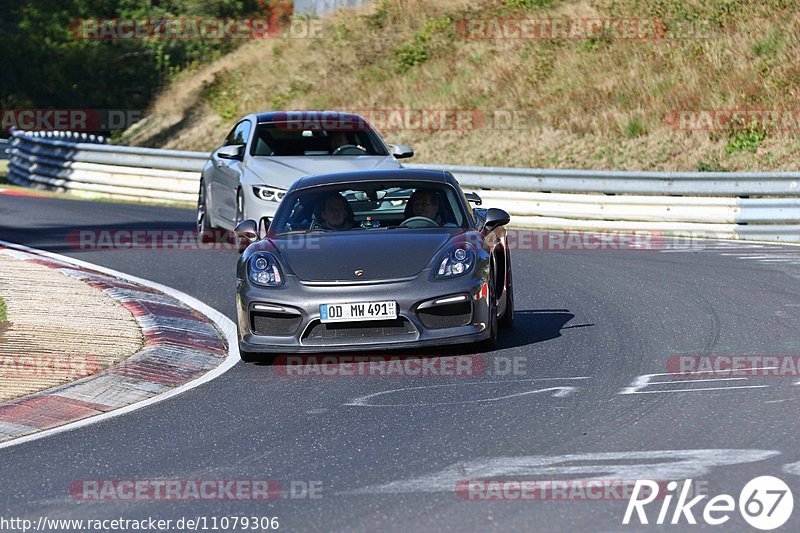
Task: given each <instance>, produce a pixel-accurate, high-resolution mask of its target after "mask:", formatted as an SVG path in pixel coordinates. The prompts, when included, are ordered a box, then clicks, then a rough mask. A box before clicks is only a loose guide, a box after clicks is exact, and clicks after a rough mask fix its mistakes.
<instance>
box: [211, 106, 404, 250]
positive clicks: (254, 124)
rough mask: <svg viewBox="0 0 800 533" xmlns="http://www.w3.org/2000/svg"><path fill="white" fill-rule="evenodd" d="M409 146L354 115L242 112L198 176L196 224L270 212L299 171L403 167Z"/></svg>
mask: <svg viewBox="0 0 800 533" xmlns="http://www.w3.org/2000/svg"><path fill="white" fill-rule="evenodd" d="M413 155H414V151H413V150H412V149H411V147H409V146H404V145H387V144H386V143H385V142H384V141H383V139H382V138H381V136H380V135H378V133H377V132H376V131H375V130H374V129H373V128H372V127H371V126H370V125H369V123H367V121H366V120H364V119H363V118H361V117H360V116H358V115H353V114H349V113H339V112H337V111H273V112H269V113H259V114H252V115H247V116H246V117H244V118H243V119H241V120H240V121H239V122H238V123H237V124H236V125H235V126H234V127H233V129H231V131H230V133H228V136H227V137H226V138H225V142H224V143H223V145H222V146H221V147H220V148H218V149H216V150H214V151H213V152H211V155H210V156H209V158H208V161H206V164H205V165H204V166H203V170H202V173H201V176H200V191H199V194H198V198H197V199H198V201H197V229H198V231H199V232H200V233H201V234H203V235H207V234H209V233H210V232H213V230H215V229H222V230H232V229H233V228H234V227H235V226H236V224H238V223H239V222H241V221H242V220H245V219H248V218H252V219H254V220H259V219H261V217H265V216H267V217H271V216H273V215H274V214H275V210H276V209H277V207H278V203H279V202H280V201H281V199H282V198H283V196H284V194H286V190H287V189H288V188H289V186H290V185H291V184H292V183H294V181H295V180H297V179H298V178H301V177H303V176H311V175H314V174H322V173H328V172H349V171H352V170H372V169H395V168H402V165H401V164H400V162H399V161H398V159H403V158H407V157H412V156H413Z"/></svg>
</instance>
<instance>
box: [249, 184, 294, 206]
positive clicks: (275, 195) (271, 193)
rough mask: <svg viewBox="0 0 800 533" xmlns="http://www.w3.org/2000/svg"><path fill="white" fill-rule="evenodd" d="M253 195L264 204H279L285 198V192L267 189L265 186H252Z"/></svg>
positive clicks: (273, 188)
mask: <svg viewBox="0 0 800 533" xmlns="http://www.w3.org/2000/svg"><path fill="white" fill-rule="evenodd" d="M253 193H255V195H256V196H257V197H258V198H260V199H261V200H264V201H266V202H280V201H281V200H283V197H284V196H286V191H284V190H283V189H276V188H275V187H267V186H266V185H253Z"/></svg>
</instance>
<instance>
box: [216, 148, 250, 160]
mask: <svg viewBox="0 0 800 533" xmlns="http://www.w3.org/2000/svg"><path fill="white" fill-rule="evenodd" d="M243 154H244V145H243V144H229V145H228V146H223V147H222V148H220V149H219V150H217V157H219V158H220V159H236V160H237V161H241V160H242V159H244V155H243Z"/></svg>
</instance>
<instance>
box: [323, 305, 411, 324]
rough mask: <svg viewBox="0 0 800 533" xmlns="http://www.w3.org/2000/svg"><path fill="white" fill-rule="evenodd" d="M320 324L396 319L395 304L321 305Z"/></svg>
mask: <svg viewBox="0 0 800 533" xmlns="http://www.w3.org/2000/svg"><path fill="white" fill-rule="evenodd" d="M319 316H320V320H321V321H322V322H353V321H358V320H391V319H393V318H397V303H395V302H357V303H346V304H322V305H320V306H319Z"/></svg>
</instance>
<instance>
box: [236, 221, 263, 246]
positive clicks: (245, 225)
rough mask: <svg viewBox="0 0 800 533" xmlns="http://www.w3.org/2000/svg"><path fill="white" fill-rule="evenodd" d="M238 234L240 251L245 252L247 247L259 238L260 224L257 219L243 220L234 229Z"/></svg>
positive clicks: (237, 241) (237, 240)
mask: <svg viewBox="0 0 800 533" xmlns="http://www.w3.org/2000/svg"><path fill="white" fill-rule="evenodd" d="M233 233H234V234H235V235H236V244H237V246H238V248H239V253H242V252H244V250H245V248H247V247H248V246H250V245H251V244H253V243H254V242H256V241H257V240H258V226H257V225H256V221H255V220H251V219H249V218H248V219H247V220H242V221H241V222H239V224H238V225H237V226H236V228H235V229H234V230H233Z"/></svg>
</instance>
